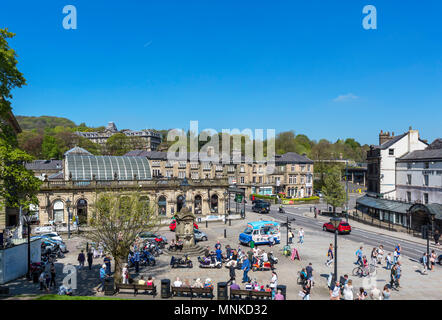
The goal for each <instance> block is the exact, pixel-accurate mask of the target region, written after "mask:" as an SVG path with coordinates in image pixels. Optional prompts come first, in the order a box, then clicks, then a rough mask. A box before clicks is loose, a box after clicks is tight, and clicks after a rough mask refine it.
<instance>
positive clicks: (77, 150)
mask: <svg viewBox="0 0 442 320" xmlns="http://www.w3.org/2000/svg"><path fill="white" fill-rule="evenodd" d="M70 154H84V155H90V156H92V153H90V152H89V151H87V150H86V149H83V148H80V147H73V148H72V149H70V150H68V151H66V152H65V153H64V156H67V155H70Z"/></svg>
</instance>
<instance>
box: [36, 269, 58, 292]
mask: <svg viewBox="0 0 442 320" xmlns="http://www.w3.org/2000/svg"><path fill="white" fill-rule="evenodd" d="M56 275H57V272H56V269H55V265H54V263H53V262H52V263H51V264H50V267H49V270H48V271H46V270H45V269H43V270H42V271H41V273H40V276H39V277H38V282H39V283H40V290H44V291H46V292H49V291H50V289H51V288H52V287H54V288H55V287H56V283H55V277H56Z"/></svg>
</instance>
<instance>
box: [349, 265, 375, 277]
mask: <svg viewBox="0 0 442 320" xmlns="http://www.w3.org/2000/svg"><path fill="white" fill-rule="evenodd" d="M375 273H376V266H374V265H372V264H370V265H369V266H368V267H367V268H365V267H362V266H357V267H356V268H354V269H353V271H352V275H353V276H359V277H366V276H370V275H372V274H375Z"/></svg>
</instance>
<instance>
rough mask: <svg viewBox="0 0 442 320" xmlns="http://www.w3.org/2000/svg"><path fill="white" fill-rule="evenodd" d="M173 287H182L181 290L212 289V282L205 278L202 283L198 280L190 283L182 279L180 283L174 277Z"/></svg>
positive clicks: (179, 280) (178, 279) (177, 278)
mask: <svg viewBox="0 0 442 320" xmlns="http://www.w3.org/2000/svg"><path fill="white" fill-rule="evenodd" d="M173 286H174V287H182V288H213V281H212V279H210V278H207V279H206V280H205V281H204V282H202V281H201V279H200V278H197V279H194V282H193V283H190V280H189V279H184V281H182V280H181V279H180V278H179V277H176V280H175V281H174V282H173Z"/></svg>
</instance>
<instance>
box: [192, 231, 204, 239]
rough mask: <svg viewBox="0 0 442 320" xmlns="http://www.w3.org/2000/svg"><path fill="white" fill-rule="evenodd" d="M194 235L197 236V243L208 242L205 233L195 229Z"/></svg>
mask: <svg viewBox="0 0 442 320" xmlns="http://www.w3.org/2000/svg"><path fill="white" fill-rule="evenodd" d="M193 233H194V235H195V241H207V234H205V233H204V232H202V231H200V230H198V229H193Z"/></svg>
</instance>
